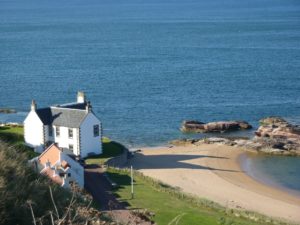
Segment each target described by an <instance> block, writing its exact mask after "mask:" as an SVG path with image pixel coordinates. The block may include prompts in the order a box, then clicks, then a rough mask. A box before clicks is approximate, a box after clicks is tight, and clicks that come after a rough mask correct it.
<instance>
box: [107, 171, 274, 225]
mask: <svg viewBox="0 0 300 225" xmlns="http://www.w3.org/2000/svg"><path fill="white" fill-rule="evenodd" d="M107 173H108V175H109V177H110V178H111V179H112V180H113V181H114V182H116V183H117V184H118V188H116V189H115V190H114V193H115V194H116V196H117V197H118V198H119V200H120V201H123V202H126V203H127V204H128V205H129V206H128V207H129V208H132V209H136V208H139V209H147V210H149V211H150V212H153V213H155V216H154V217H153V220H154V221H155V222H156V223H157V224H158V225H168V224H170V225H171V224H178V225H191V224H195V225H197V224H201V225H217V224H224V225H225V224H228V225H229V224H230V225H252V224H253V225H261V224H268V223H270V222H268V223H267V222H266V221H269V220H270V219H269V218H267V217H264V216H261V215H258V214H255V213H250V212H241V211H233V210H231V209H226V208H224V207H221V206H219V205H218V204H216V203H213V202H211V201H208V200H204V199H199V198H196V197H193V196H189V195H187V194H183V193H182V192H180V191H178V190H176V189H175V188H172V187H169V186H168V185H165V184H162V183H159V182H157V181H155V180H153V179H151V178H149V177H146V176H143V175H141V174H140V173H137V172H135V173H134V176H135V178H134V199H131V191H130V190H131V189H130V177H129V171H126V170H117V169H114V168H109V169H108V171H107ZM175 217H177V218H178V217H181V218H179V219H178V220H176V219H175V221H174V222H173V223H170V222H171V221H172V220H173V219H174V218H175ZM249 218H252V220H251V219H249ZM255 220H259V221H255ZM270 221H271V220H270Z"/></svg>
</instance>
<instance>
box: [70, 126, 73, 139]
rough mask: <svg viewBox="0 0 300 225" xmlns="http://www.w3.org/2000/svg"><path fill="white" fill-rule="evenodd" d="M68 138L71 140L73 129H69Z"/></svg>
mask: <svg viewBox="0 0 300 225" xmlns="http://www.w3.org/2000/svg"><path fill="white" fill-rule="evenodd" d="M69 138H73V129H72V128H69Z"/></svg>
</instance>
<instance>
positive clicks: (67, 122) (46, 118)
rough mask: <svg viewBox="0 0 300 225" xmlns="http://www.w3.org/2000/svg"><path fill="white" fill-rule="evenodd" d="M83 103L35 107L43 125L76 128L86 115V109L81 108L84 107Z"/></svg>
mask: <svg viewBox="0 0 300 225" xmlns="http://www.w3.org/2000/svg"><path fill="white" fill-rule="evenodd" d="M85 105H86V104H85V103H81V104H72V105H62V106H51V107H47V108H42V109H37V110H36V113H37V115H38V116H39V118H40V119H41V121H42V123H43V124H44V125H50V124H52V125H55V126H64V127H72V128H78V127H80V125H81V122H82V121H83V119H84V118H85V117H86V115H87V111H86V110H83V109H81V108H83V107H85Z"/></svg>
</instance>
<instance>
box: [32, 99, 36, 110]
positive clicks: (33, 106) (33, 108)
mask: <svg viewBox="0 0 300 225" xmlns="http://www.w3.org/2000/svg"><path fill="white" fill-rule="evenodd" d="M31 111H36V102H35V100H32V101H31Z"/></svg>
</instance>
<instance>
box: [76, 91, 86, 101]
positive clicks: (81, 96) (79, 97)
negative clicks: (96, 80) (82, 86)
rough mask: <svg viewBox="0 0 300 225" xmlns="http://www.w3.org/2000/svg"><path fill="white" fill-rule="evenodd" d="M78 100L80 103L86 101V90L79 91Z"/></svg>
mask: <svg viewBox="0 0 300 225" xmlns="http://www.w3.org/2000/svg"><path fill="white" fill-rule="evenodd" d="M77 102H78V103H85V102H86V99H85V94H84V92H82V91H78V92H77Z"/></svg>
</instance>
